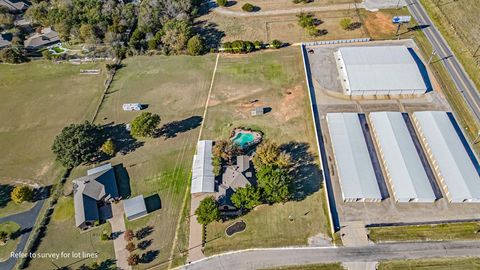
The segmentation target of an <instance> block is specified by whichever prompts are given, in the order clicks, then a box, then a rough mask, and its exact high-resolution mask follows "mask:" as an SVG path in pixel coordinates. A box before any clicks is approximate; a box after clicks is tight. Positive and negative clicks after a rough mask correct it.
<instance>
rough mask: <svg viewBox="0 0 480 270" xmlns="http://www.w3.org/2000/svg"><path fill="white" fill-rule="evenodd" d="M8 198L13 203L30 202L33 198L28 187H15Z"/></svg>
mask: <svg viewBox="0 0 480 270" xmlns="http://www.w3.org/2000/svg"><path fill="white" fill-rule="evenodd" d="M10 197H11V198H12V201H13V202H15V203H22V202H26V201H30V200H32V198H33V190H32V189H31V188H30V187H29V186H16V187H15V188H14V189H13V190H12V192H11V193H10Z"/></svg>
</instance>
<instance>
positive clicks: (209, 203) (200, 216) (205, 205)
mask: <svg viewBox="0 0 480 270" xmlns="http://www.w3.org/2000/svg"><path fill="white" fill-rule="evenodd" d="M195 215H197V221H198V223H200V224H202V225H208V224H209V223H211V222H214V221H217V220H219V219H220V211H219V210H218V204H217V201H215V198H214V197H213V196H210V197H206V198H205V199H203V200H202V201H201V202H200V205H199V206H198V208H197V210H195Z"/></svg>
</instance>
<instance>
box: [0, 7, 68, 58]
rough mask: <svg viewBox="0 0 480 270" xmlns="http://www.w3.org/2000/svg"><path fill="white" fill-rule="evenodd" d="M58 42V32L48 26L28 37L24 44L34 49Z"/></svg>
mask: <svg viewBox="0 0 480 270" xmlns="http://www.w3.org/2000/svg"><path fill="white" fill-rule="evenodd" d="M0 1H1V0H0ZM58 42H60V38H59V37H58V33H57V32H55V31H54V30H53V29H52V28H51V27H46V28H43V29H42V31H41V32H40V33H35V34H33V35H31V36H30V37H29V38H27V39H26V40H25V42H24V45H25V48H26V49H27V50H30V51H34V50H38V49H41V48H43V47H45V46H49V45H52V44H55V43H58Z"/></svg>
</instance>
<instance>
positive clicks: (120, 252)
mask: <svg viewBox="0 0 480 270" xmlns="http://www.w3.org/2000/svg"><path fill="white" fill-rule="evenodd" d="M112 214H113V217H112V218H111V219H109V220H108V221H109V222H110V224H111V225H112V234H113V235H115V239H113V247H114V249H115V259H117V267H118V268H119V269H121V270H131V269H132V267H131V266H130V265H128V262H127V259H128V256H130V252H128V250H127V249H125V247H126V246H127V241H126V240H125V238H124V236H123V233H124V232H125V230H126V227H125V218H124V216H125V211H124V209H123V201H120V202H118V203H117V204H114V203H113V204H112Z"/></svg>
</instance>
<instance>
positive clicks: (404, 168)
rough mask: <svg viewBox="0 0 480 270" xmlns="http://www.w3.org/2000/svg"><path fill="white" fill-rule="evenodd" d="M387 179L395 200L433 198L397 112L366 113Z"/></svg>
mask: <svg viewBox="0 0 480 270" xmlns="http://www.w3.org/2000/svg"><path fill="white" fill-rule="evenodd" d="M369 118H370V123H371V127H372V130H373V136H374V138H375V141H376V142H377V145H378V149H379V154H380V156H381V158H382V163H383V165H384V168H385V171H386V176H387V179H388V182H389V184H390V186H391V188H392V191H393V197H394V198H395V201H397V202H434V201H435V199H436V197H435V194H434V193H433V189H432V186H431V185H430V182H429V179H428V176H427V173H426V172H425V168H424V167H423V164H422V161H421V160H420V157H419V154H418V152H417V149H416V148H415V145H414V143H413V139H412V137H411V134H410V131H409V130H408V128H407V125H406V123H405V120H404V118H403V115H402V113H400V112H373V113H370V115H369Z"/></svg>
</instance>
